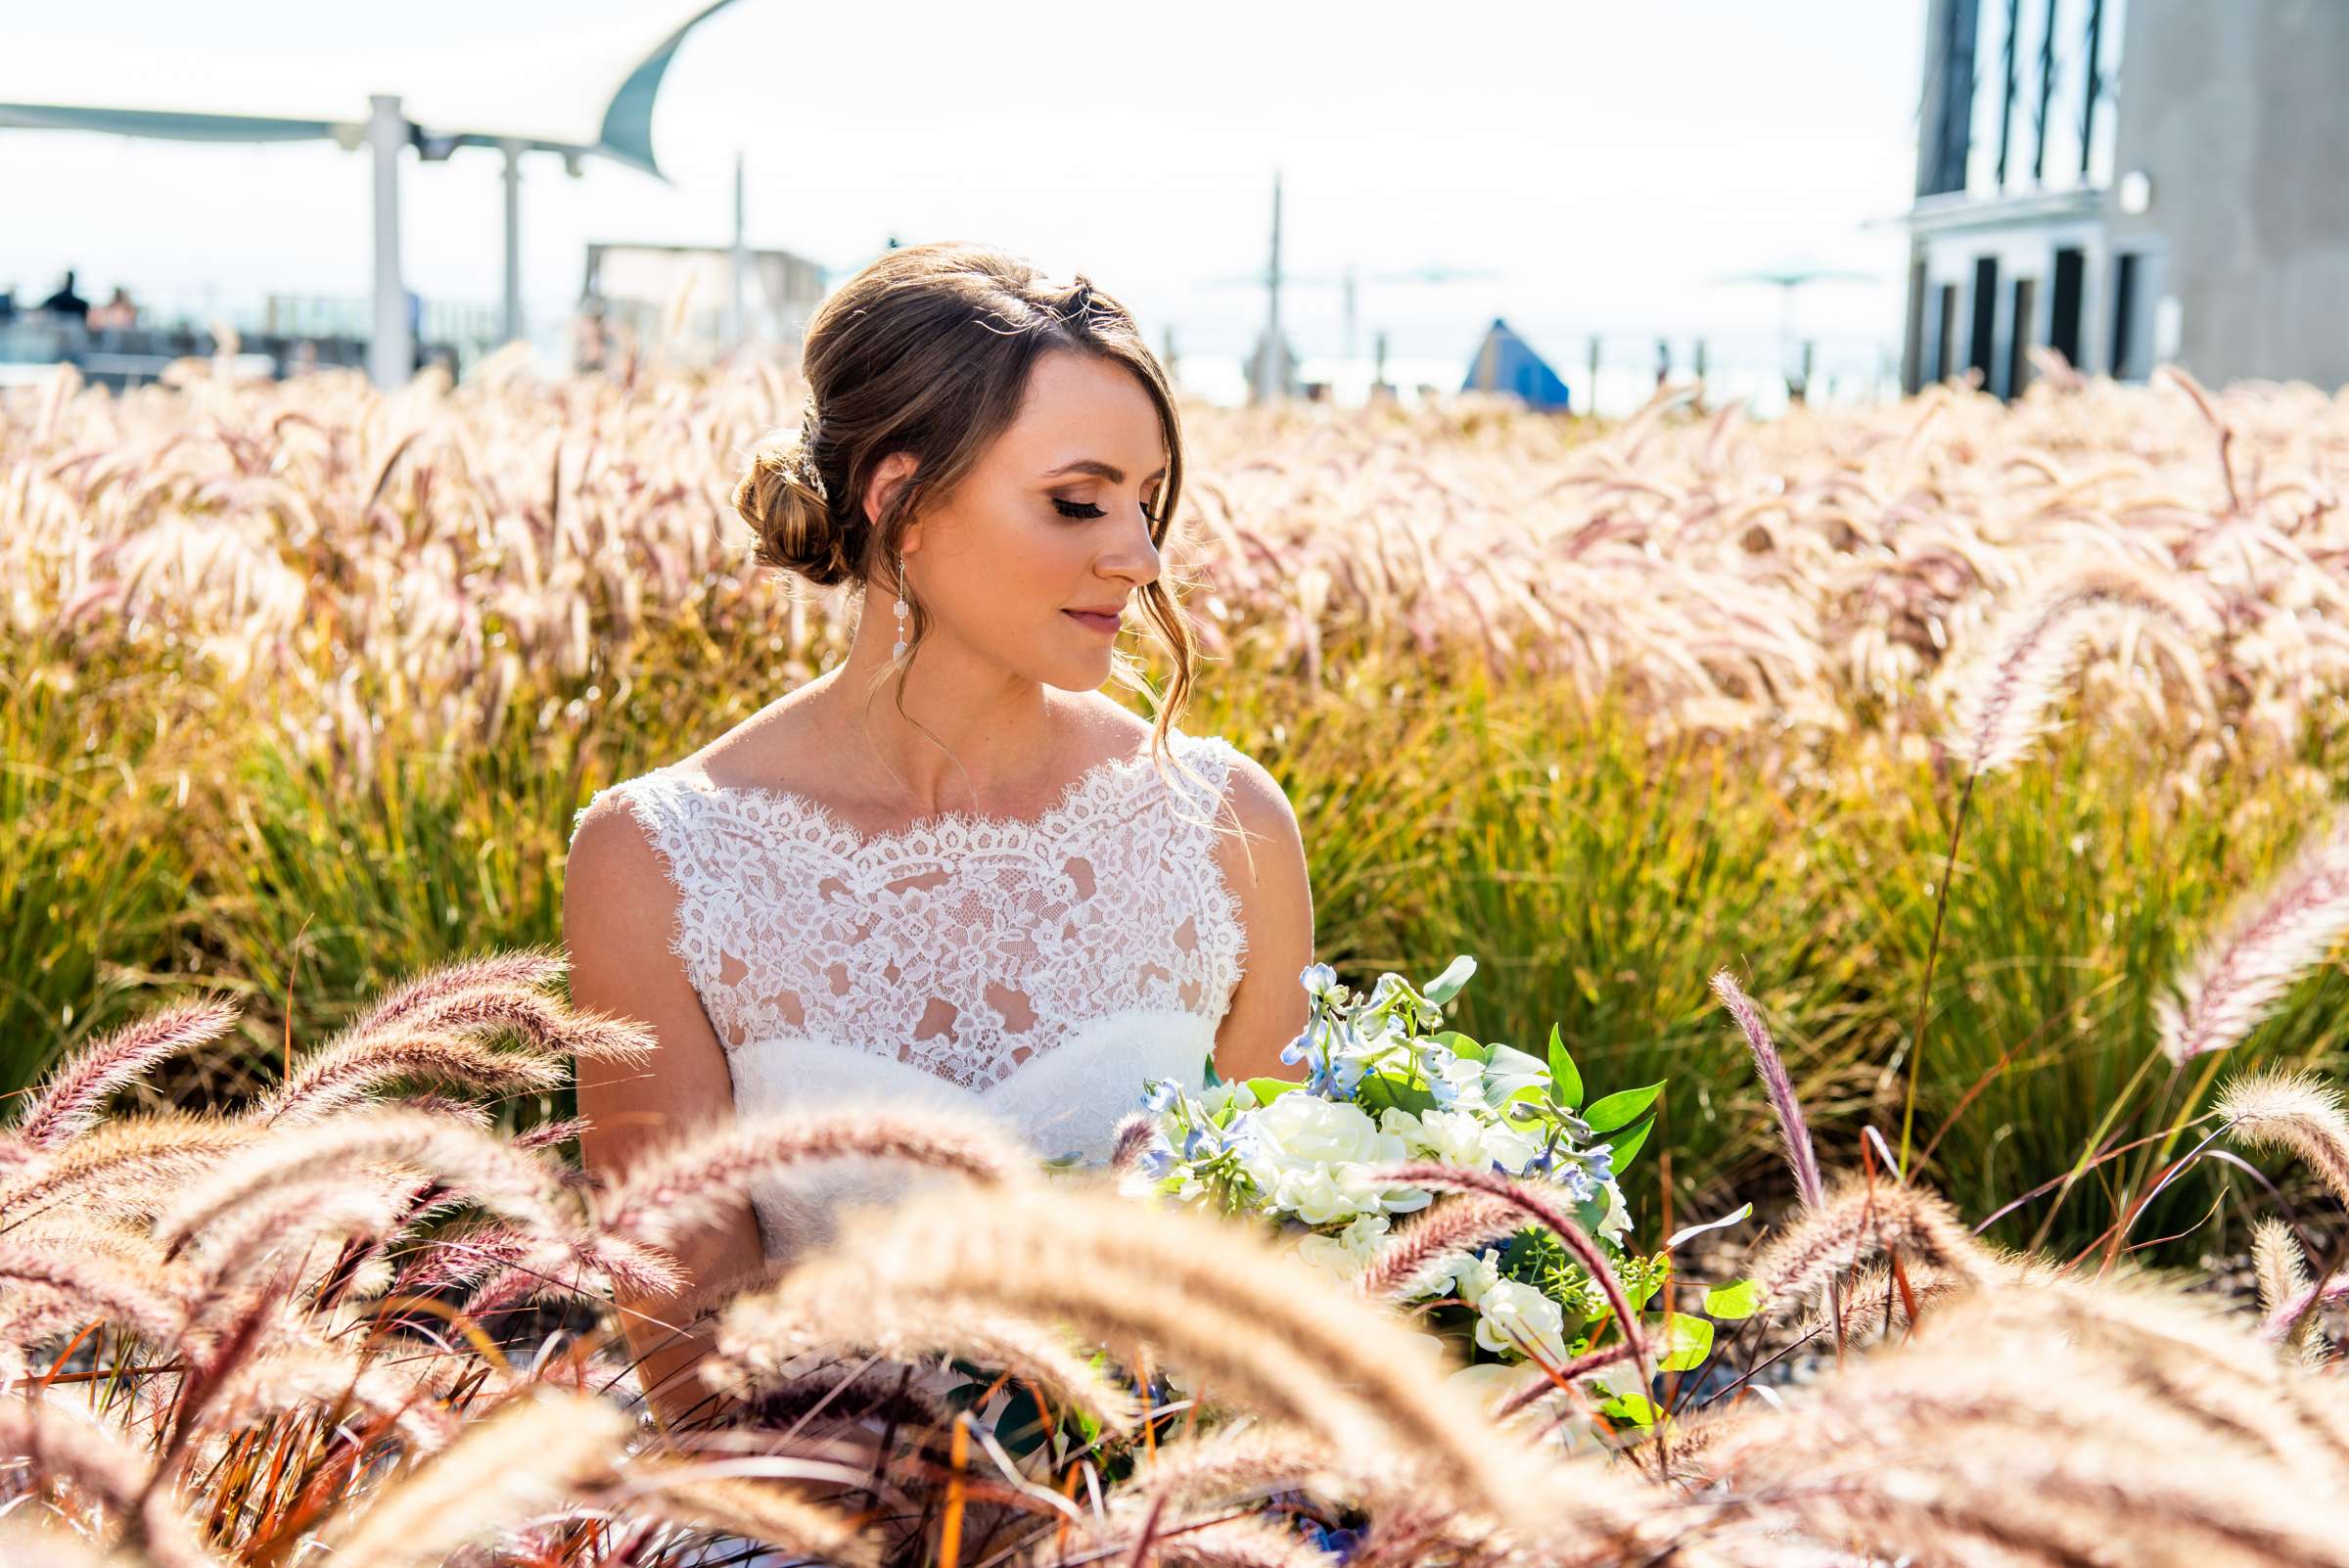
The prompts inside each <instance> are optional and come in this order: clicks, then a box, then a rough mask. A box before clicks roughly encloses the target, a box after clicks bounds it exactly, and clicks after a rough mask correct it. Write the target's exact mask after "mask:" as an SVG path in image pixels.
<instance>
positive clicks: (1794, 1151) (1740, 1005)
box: [1713, 969, 1826, 1209]
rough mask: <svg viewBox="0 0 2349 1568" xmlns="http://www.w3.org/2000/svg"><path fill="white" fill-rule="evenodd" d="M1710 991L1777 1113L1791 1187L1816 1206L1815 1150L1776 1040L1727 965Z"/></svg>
mask: <svg viewBox="0 0 2349 1568" xmlns="http://www.w3.org/2000/svg"><path fill="white" fill-rule="evenodd" d="M1713 994H1714V995H1716V996H1718V997H1720V998H1721V1004H1722V1005H1723V1006H1724V1007H1727V1009H1728V1010H1729V1016H1730V1017H1731V1018H1733V1019H1735V1020H1736V1021H1737V1030H1738V1033H1740V1034H1742V1035H1743V1036H1744V1037H1745V1043H1746V1048H1747V1049H1748V1050H1750V1051H1752V1052H1753V1056H1754V1070H1755V1072H1756V1073H1757V1074H1758V1075H1759V1076H1760V1077H1761V1080H1762V1088H1763V1092H1764V1093H1765V1094H1766V1095H1767V1096H1768V1097H1769V1100H1770V1108H1771V1109H1772V1110H1773V1112H1775V1113H1776V1114H1777V1119H1778V1136H1779V1138H1780V1140H1781V1141H1782V1142H1783V1143H1784V1144H1785V1148H1786V1165H1787V1168H1788V1169H1789V1170H1791V1171H1792V1172H1793V1173H1794V1190H1795V1192H1796V1194H1797V1195H1798V1196H1799V1197H1801V1199H1802V1200H1803V1203H1804V1204H1805V1206H1807V1207H1809V1208H1813V1209H1817V1208H1819V1207H1820V1206H1821V1205H1822V1204H1824V1203H1825V1201H1826V1188H1825V1185H1824V1184H1823V1183H1822V1182H1821V1181H1820V1179H1819V1154H1818V1151H1817V1150H1816V1149H1815V1148H1813V1146H1812V1143H1811V1127H1810V1124H1809V1123H1808V1122H1807V1121H1805V1120H1804V1117H1803V1105H1802V1101H1800V1100H1799V1099H1797V1098H1796V1097H1795V1093H1794V1081H1793V1080H1792V1079H1790V1078H1788V1077H1787V1076H1786V1062H1785V1059H1784V1058H1783V1057H1781V1056H1779V1054H1778V1047H1777V1042H1776V1041H1774V1040H1773V1039H1772V1038H1770V1030H1769V1028H1768V1026H1766V1025H1765V1024H1764V1023H1763V1022H1762V1014H1761V1011H1760V1010H1759V1009H1758V1008H1756V1007H1755V1006H1754V1004H1753V1000H1752V998H1750V997H1748V996H1747V995H1746V993H1745V992H1744V990H1743V989H1742V988H1741V987H1739V986H1738V984H1737V977H1736V976H1734V975H1732V974H1730V973H1729V972H1728V971H1727V969H1724V970H1722V971H1720V972H1719V973H1717V974H1715V975H1714V977H1713Z"/></svg>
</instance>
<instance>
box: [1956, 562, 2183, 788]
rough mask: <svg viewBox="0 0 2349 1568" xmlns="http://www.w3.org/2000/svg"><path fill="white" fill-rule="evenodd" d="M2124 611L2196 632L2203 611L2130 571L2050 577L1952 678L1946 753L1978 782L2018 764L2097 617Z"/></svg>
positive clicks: (2095, 565)
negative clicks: (1954, 689) (1971, 662)
mask: <svg viewBox="0 0 2349 1568" xmlns="http://www.w3.org/2000/svg"><path fill="white" fill-rule="evenodd" d="M2112 611H2121V612H2126V613H2130V614H2133V615H2136V616H2139V617H2145V618H2151V619H2156V620H2160V621H2165V622H2167V623H2170V624H2172V625H2174V626H2176V627H2178V628H2180V629H2181V630H2187V631H2191V630H2198V629H2199V628H2201V627H2202V626H2203V625H2204V624H2206V623H2208V622H2209V620H2210V616H2209V613H2208V612H2207V611H2206V610H2204V609H2203V608H2202V607H2201V606H2200V605H2198V604H2197V603H2195V602H2194V601H2192V600H2190V599H2188V597H2186V596H2185V595H2183V594H2180V593H2178V592H2176V591H2175V590H2173V589H2171V588H2170V587H2168V586H2167V585H2165V584H2163V583H2161V582H2159V581H2157V580H2156V579H2155V578H2153V577H2152V576H2149V575H2147V574H2145V573H2142V572H2141V571H2138V570H2137V569H2135V568H2133V567H2127V566H2122V565H2119V564H2117V563H2113V562H2109V561H2090V562H2084V563H2079V564H2076V565H2073V566H2071V567H2069V568H2067V569H2065V570H2062V571H2060V572H2057V573H2055V574H2053V575H2052V576H2050V580H2049V581H2047V582H2046V583H2045V584H2044V585H2043V586H2042V587H2040V588H2039V589H2038V590H2037V591H2035V592H2034V593H2032V594H2031V595H2030V596H2029V597H2028V598H2026V599H2025V600H2023V601H2022V602H2021V603H2019V604H2017V605H2016V606H2015V607H2014V608H2013V609H2011V610H2010V611H2008V612H2007V614H2006V616H2005V617H2004V620H2002V621H2001V622H2000V623H1999V624H1998V625H1997V627H1996V628H1994V629H1993V630H1992V631H1991V632H1989V633H1988V634H1987V635H1986V636H1985V638H1984V646H1983V652H1982V654H1981V656H1980V657H1979V659H1978V660H1977V661H1976V662H1975V664H1974V665H1973V666H1972V667H1970V668H1969V669H1965V670H1964V671H1962V672H1961V673H1960V674H1959V675H1958V676H1957V677H1955V678H1956V683H1957V696H1956V698H1955V700H1954V701H1953V703H1952V705H1951V707H1952V719H1951V731H1950V733H1951V741H1950V746H1951V750H1952V751H1953V752H1954V753H1955V754H1956V755H1957V759H1958V760H1959V761H1962V762H1964V763H1965V764H1966V765H1967V767H1968V770H1969V771H1970V772H1971V773H1972V774H1974V775H1975V776H1979V775H1981V774H1984V773H1990V772H1995V771H1997V770H1998V769H2000V768H2002V767H2005V766H2007V765H2009V764H2011V763H2013V762H2014V761H2017V760H2019V759H2020V758H2021V757H2022V755H2023V753H2024V752H2025V751H2027V750H2028V749H2029V748H2030V745H2031V742H2032V741H2033V740H2035V739H2037V738H2038V737H2039V736H2040V735H2041V734H2043V733H2045V732H2046V730H2047V728H2048V725H2049V723H2050V718H2051V715H2052V714H2053V711H2054V707H2055V703H2056V699H2057V698H2058V697H2059V696H2060V695H2061V692H2062V686H2063V682H2064V677H2065V676H2066V675H2067V674H2068V673H2069V672H2070V671H2071V669H2072V668H2073V666H2074V665H2076V664H2077V663H2078V662H2079V660H2080V657H2081V655H2082V653H2083V652H2084V650H2083V648H2082V646H2081V639H2082V637H2083V635H2084V634H2085V632H2086V631H2087V630H2088V629H2089V627H2090V626H2091V625H2092V624H2093V623H2094V622H2095V620H2096V617H2097V616H2099V615H2101V614H2104V613H2107V612H2112Z"/></svg>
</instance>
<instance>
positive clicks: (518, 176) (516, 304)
mask: <svg viewBox="0 0 2349 1568" xmlns="http://www.w3.org/2000/svg"><path fill="white" fill-rule="evenodd" d="M498 147H499V149H500V150H501V151H502V152H504V154H505V155H506V320H505V339H506V342H508V343H520V342H521V341H522V340H523V338H524V337H525V336H527V334H526V332H525V330H524V327H523V322H522V143H520V142H518V141H516V140H515V139H514V138H512V137H510V136H509V137H507V138H506V139H505V140H504V141H502V142H500V143H498Z"/></svg>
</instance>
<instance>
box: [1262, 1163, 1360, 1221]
mask: <svg viewBox="0 0 2349 1568" xmlns="http://www.w3.org/2000/svg"><path fill="white" fill-rule="evenodd" d="M1272 1203H1273V1206H1274V1207H1275V1208H1280V1209H1286V1210H1288V1211H1289V1212H1290V1213H1292V1214H1294V1215H1295V1216H1296V1217H1297V1218H1298V1219H1300V1220H1303V1221H1304V1222H1306V1223H1308V1224H1315V1225H1325V1224H1330V1223H1333V1222H1337V1221H1340V1220H1352V1219H1354V1218H1355V1217H1356V1216H1358V1215H1361V1214H1375V1213H1378V1212H1379V1201H1378V1189H1377V1188H1375V1187H1372V1186H1370V1185H1369V1184H1368V1183H1367V1182H1364V1181H1363V1180H1362V1179H1361V1177H1360V1176H1359V1175H1358V1174H1357V1171H1356V1170H1355V1169H1354V1168H1350V1167H1345V1166H1335V1165H1314V1166H1307V1167H1305V1168H1303V1169H1301V1170H1289V1171H1284V1172H1282V1173H1281V1175H1280V1179H1279V1183H1278V1184H1277V1185H1276V1186H1274V1187H1273V1188H1272Z"/></svg>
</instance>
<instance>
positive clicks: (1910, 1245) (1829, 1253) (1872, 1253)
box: [1751, 1176, 1999, 1312]
mask: <svg viewBox="0 0 2349 1568" xmlns="http://www.w3.org/2000/svg"><path fill="white" fill-rule="evenodd" d="M1890 1252H1897V1253H1899V1254H1900V1255H1901V1256H1902V1257H1903V1259H1904V1260H1908V1261H1913V1262H1922V1263H1923V1264H1925V1265H1926V1266H1927V1267H1929V1268H1933V1269H1935V1270H1936V1271H1938V1272H1939V1273H1941V1274H1942V1275H1944V1276H1945V1277H1946V1278H1947V1279H1948V1280H1949V1281H1950V1282H1951V1284H1952V1285H1953V1286H1974V1285H1979V1284H1982V1283H1984V1282H1986V1281H1988V1280H1989V1279H1991V1278H1992V1277H1994V1275H1995V1274H1996V1272H1997V1269H1998V1268H1999V1264H1998V1260H1997V1259H1996V1257H1995V1256H1994V1255H1993V1254H1992V1253H1991V1252H1989V1251H1988V1250H1987V1249H1986V1248H1984V1247H1983V1245H1982V1244H1981V1243H1980V1242H1978V1241H1976V1240H1975V1239H1974V1237H1973V1235H1972V1234H1971V1233H1970V1232H1969V1231H1968V1230H1967V1229H1966V1227H1965V1225H1964V1223H1963V1222H1960V1221H1959V1220H1958V1218H1957V1216H1956V1215H1955V1214H1954V1213H1952V1212H1951V1210H1950V1206H1949V1205H1948V1204H1947V1203H1946V1202H1944V1201H1943V1200H1942V1198H1941V1197H1940V1195H1939V1194H1937V1193H1933V1192H1928V1191H1926V1190H1925V1189H1924V1188H1922V1187H1916V1186H1911V1185H1908V1184H1905V1183H1901V1182H1893V1181H1883V1180H1869V1179H1866V1178H1864V1177H1851V1176H1847V1177H1845V1178H1844V1179H1843V1180H1842V1181H1840V1182H1839V1183H1838V1184H1836V1185H1835V1186H1834V1187H1831V1188H1830V1189H1828V1191H1827V1194H1826V1199H1825V1202H1824V1203H1823V1204H1822V1205H1821V1206H1820V1207H1819V1208H1818V1209H1817V1210H1814V1211H1812V1212H1810V1213H1808V1214H1805V1215H1803V1216H1802V1217H1801V1218H1800V1219H1799V1220H1798V1221H1797V1222H1795V1224H1794V1225H1793V1227H1792V1228H1790V1229H1788V1230H1785V1231H1783V1232H1781V1233H1780V1234H1779V1236H1778V1237H1777V1239H1776V1240H1775V1241H1773V1243H1771V1245H1770V1246H1768V1247H1767V1248H1765V1249H1764V1250H1763V1252H1762V1253H1761V1255H1760V1256H1759V1257H1758V1258H1756V1259H1755V1260H1754V1263H1753V1265H1752V1268H1751V1271H1752V1273H1753V1277H1754V1279H1755V1281H1756V1282H1757V1283H1758V1284H1760V1285H1761V1287H1762V1290H1763V1293H1764V1296H1765V1299H1766V1300H1767V1301H1768V1302H1769V1303H1770V1310H1772V1311H1773V1312H1774V1311H1777V1310H1780V1309H1782V1308H1783V1307H1784V1306H1785V1305H1787V1304H1789V1303H1793V1302H1799V1301H1808V1300H1810V1299H1812V1298H1813V1297H1814V1296H1816V1295H1817V1294H1818V1293H1819V1291H1821V1290H1823V1289H1825V1288H1826V1286H1827V1284H1828V1282H1829V1281H1830V1280H1831V1279H1832V1278H1833V1277H1834V1276H1835V1275H1837V1274H1839V1273H1841V1272H1843V1271H1844V1270H1846V1269H1850V1268H1858V1267H1860V1266H1861V1265H1862V1264H1864V1263H1867V1262H1870V1261H1872V1260H1874V1259H1876V1258H1878V1257H1881V1256H1882V1255H1884V1254H1885V1253H1890Z"/></svg>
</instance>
